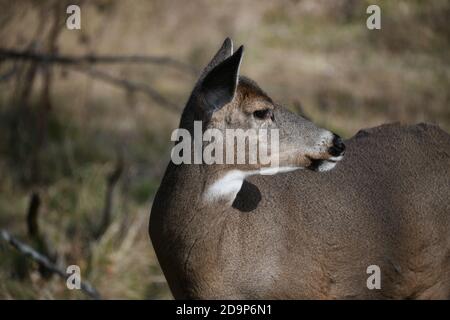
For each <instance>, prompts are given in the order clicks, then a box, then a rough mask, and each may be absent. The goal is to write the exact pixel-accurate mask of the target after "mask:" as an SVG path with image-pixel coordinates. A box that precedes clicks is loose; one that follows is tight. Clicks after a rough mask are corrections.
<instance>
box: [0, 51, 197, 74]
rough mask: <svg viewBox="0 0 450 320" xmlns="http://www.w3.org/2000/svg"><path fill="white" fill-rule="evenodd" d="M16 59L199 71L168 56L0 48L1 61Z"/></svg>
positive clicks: (193, 72) (192, 72) (189, 71)
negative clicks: (164, 66)
mask: <svg viewBox="0 0 450 320" xmlns="http://www.w3.org/2000/svg"><path fill="white" fill-rule="evenodd" d="M7 58H9V59H14V60H33V61H36V62H41V63H59V64H66V65H74V64H76V65H79V64H100V63H103V64H109V63H151V64H163V65H168V66H172V67H175V68H177V69H180V70H183V71H185V72H188V73H190V74H191V75H196V74H197V70H195V69H194V68H192V67H191V66H189V65H187V64H185V63H183V62H180V61H178V60H175V59H173V58H170V57H167V56H141V55H130V56H111V55H92V54H87V55H79V56H73V55H58V54H42V53H36V52H32V51H28V50H24V51H20V50H14V49H5V48H0V59H7Z"/></svg>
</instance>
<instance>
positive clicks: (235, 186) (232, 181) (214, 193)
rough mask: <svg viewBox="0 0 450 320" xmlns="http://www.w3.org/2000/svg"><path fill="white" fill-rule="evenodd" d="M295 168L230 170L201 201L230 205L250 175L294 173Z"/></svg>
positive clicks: (209, 189) (211, 187) (208, 189)
mask: <svg viewBox="0 0 450 320" xmlns="http://www.w3.org/2000/svg"><path fill="white" fill-rule="evenodd" d="M297 169H300V168H297V167H281V168H265V169H261V170H252V171H241V170H231V171H229V172H227V173H226V174H225V175H224V176H223V177H221V178H219V179H217V180H216V181H214V182H213V183H212V184H211V185H210V186H209V187H207V189H206V191H205V192H204V194H203V201H205V202H208V203H211V202H215V201H218V200H226V201H227V202H229V203H230V204H231V203H232V202H233V201H234V199H235V198H236V195H237V193H238V192H239V190H241V187H242V183H243V182H244V179H245V178H246V177H249V176H252V175H257V174H261V175H273V174H276V173H281V172H289V171H294V170H297Z"/></svg>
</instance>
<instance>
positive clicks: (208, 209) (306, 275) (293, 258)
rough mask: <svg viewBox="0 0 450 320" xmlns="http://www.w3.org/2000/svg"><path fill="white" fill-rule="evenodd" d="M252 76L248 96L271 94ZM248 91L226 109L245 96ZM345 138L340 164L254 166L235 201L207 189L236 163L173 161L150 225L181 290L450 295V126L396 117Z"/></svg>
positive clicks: (200, 294)
mask: <svg viewBox="0 0 450 320" xmlns="http://www.w3.org/2000/svg"><path fill="white" fill-rule="evenodd" d="M251 86H252V85H251V83H250V82H247V81H245V80H244V81H241V84H240V86H239V87H238V89H237V94H236V96H237V97H241V98H236V99H242V97H244V96H245V97H247V98H249V97H250V98H251V99H252V100H253V101H255V102H254V103H253V104H252V103H250V105H253V108H256V107H257V105H258V104H260V103H271V100H270V99H266V98H264V96H265V94H263V93H262V92H259V91H258V90H256V89H255V90H249V88H250V87H251ZM243 92H245V94H243ZM242 94H243V95H242ZM236 99H235V100H234V101H233V102H232V103H231V104H230V105H229V106H228V107H227V106H225V107H224V108H223V109H221V110H219V111H217V112H216V113H215V117H221V119H222V120H218V119H219V118H218V119H216V121H218V122H219V123H223V121H224V119H226V115H230V112H231V113H232V112H235V111H233V110H237V108H243V106H242V103H237V102H236V101H237V100H236ZM239 101H242V100H239ZM261 101H265V102H261ZM273 107H274V108H275V109H277V108H280V107H277V106H276V105H273ZM227 108H229V109H227ZM189 110H190V111H189ZM193 110H195V108H194V106H192V105H190V104H188V106H187V107H186V110H185V112H184V115H183V117H182V121H181V125H180V126H181V127H183V126H187V127H189V122H190V121H192V120H193V118H194V117H193V116H192V115H193V114H194V112H193ZM277 110H278V109H277ZM277 112H278V111H277ZM283 112H284V111H283ZM221 113H223V115H222V116H220V114H221ZM277 115H279V114H276V115H275V117H277ZM213 117H214V116H213ZM294 129H295V128H294ZM294 129H292V130H294ZM292 130H287V131H290V132H292ZM345 144H346V145H347V152H346V156H345V159H344V160H343V161H342V162H341V163H339V164H338V165H337V166H336V168H335V169H333V170H331V171H328V172H324V173H317V172H312V171H308V170H298V171H294V172H290V173H280V174H277V175H273V176H260V175H255V176H251V177H248V178H247V179H246V181H245V182H244V184H243V186H242V188H241V190H240V191H239V193H238V194H237V196H236V199H234V201H233V203H232V205H231V204H230V203H228V202H226V201H217V202H213V203H205V202H204V201H202V198H201V196H202V194H203V193H204V192H205V188H207V186H208V185H210V184H211V182H212V181H215V180H216V179H217V178H218V177H220V176H221V175H223V173H224V172H226V170H228V169H229V168H228V167H227V166H217V165H214V166H207V165H174V164H173V163H172V162H171V163H169V165H168V168H167V170H166V173H165V176H164V178H163V181H162V183H161V186H160V188H159V190H158V192H157V195H156V197H155V200H154V203H153V208H152V212H151V220H150V230H149V231H150V236H151V240H152V242H153V246H154V248H155V251H156V254H157V256H158V259H159V262H160V264H161V267H162V269H163V271H164V274H165V276H166V278H167V281H168V283H169V286H170V288H171V290H172V293H173V294H174V296H175V298H226V299H228V298H246V299H284V298H287V299H302V298H307V299H336V298H339V299H351V298H362V299H364V298H375V299H378V298H393V299H402V298H418V299H427V298H438V299H449V298H450V200H449V199H450V188H449V186H450V136H449V135H448V134H447V133H445V132H444V131H442V130H441V129H439V128H438V127H437V126H435V125H429V124H420V125H415V126H402V125H398V124H392V125H384V126H380V127H377V128H373V129H368V130H364V131H360V132H359V133H358V134H357V135H356V136H355V137H353V138H351V139H349V140H348V141H346V142H345ZM369 265H378V266H379V267H380V268H381V289H380V290H369V289H368V288H367V286H366V279H367V277H368V276H369V275H368V274H366V268H367V267H368V266H369Z"/></svg>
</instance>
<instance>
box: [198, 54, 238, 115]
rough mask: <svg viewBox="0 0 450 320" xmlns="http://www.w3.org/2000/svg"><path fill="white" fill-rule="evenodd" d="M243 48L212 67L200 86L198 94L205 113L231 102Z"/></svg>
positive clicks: (234, 92)
mask: <svg viewBox="0 0 450 320" xmlns="http://www.w3.org/2000/svg"><path fill="white" fill-rule="evenodd" d="M243 52H244V47H243V46H240V47H239V49H238V50H237V51H236V52H235V53H234V54H233V55H232V56H231V57H229V58H227V59H225V60H224V61H223V62H221V63H220V64H218V65H217V66H216V67H214V68H213V69H212V70H211V71H209V73H208V74H207V75H206V76H205V78H204V79H203V81H202V82H201V84H200V94H201V96H202V98H203V99H204V102H205V104H206V105H205V106H204V107H205V108H206V110H204V111H206V112H207V113H213V112H215V111H217V110H219V109H220V108H222V107H223V106H224V105H226V104H227V103H229V102H231V101H232V100H233V98H234V95H235V94H236V88H237V84H238V79H239V67H240V65H241V61H242V55H243Z"/></svg>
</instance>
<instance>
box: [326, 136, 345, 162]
mask: <svg viewBox="0 0 450 320" xmlns="http://www.w3.org/2000/svg"><path fill="white" fill-rule="evenodd" d="M344 151H345V144H344V142H342V139H341V137H339V136H338V135H337V134H335V135H333V146H331V147H330V148H328V153H329V154H331V155H332V156H333V157H338V156H340V155H342V154H343V153H344Z"/></svg>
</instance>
